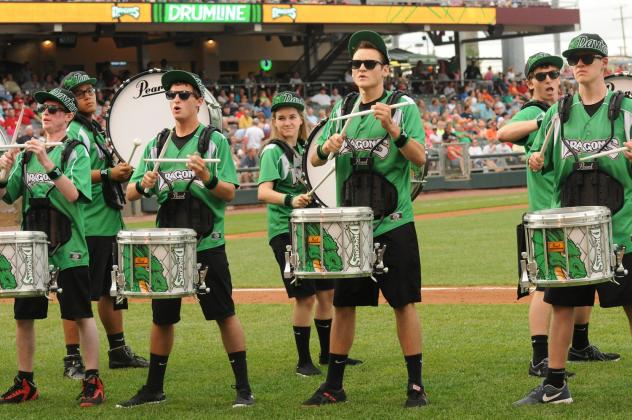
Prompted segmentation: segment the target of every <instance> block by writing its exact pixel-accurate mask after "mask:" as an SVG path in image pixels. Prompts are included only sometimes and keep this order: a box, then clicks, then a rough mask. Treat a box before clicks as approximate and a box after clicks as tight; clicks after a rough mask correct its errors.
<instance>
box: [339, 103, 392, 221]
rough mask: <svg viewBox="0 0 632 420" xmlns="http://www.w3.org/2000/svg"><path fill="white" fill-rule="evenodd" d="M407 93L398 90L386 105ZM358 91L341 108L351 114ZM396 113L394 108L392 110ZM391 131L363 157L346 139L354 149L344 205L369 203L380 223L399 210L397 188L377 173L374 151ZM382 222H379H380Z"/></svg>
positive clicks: (343, 193) (343, 190)
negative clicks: (374, 165) (374, 163)
mask: <svg viewBox="0 0 632 420" xmlns="http://www.w3.org/2000/svg"><path fill="white" fill-rule="evenodd" d="M403 95H404V93H403V92H400V91H395V92H393V93H392V95H391V96H390V98H389V99H388V102H387V105H392V104H394V103H397V102H398V101H399V99H400V98H401V97H402V96H403ZM358 96H359V94H358V93H357V92H351V93H350V94H348V95H347V96H346V97H345V98H344V99H343V102H342V105H341V109H342V110H343V112H344V114H345V115H346V114H349V113H350V112H351V110H352V109H353V107H354V104H355V102H356V101H357V99H358ZM392 112H393V113H395V110H393V111H392ZM388 136H389V135H388V133H386V134H385V135H384V137H382V139H380V140H379V141H378V142H377V143H376V144H375V145H374V146H373V147H372V148H371V150H370V151H369V155H368V156H367V157H364V158H360V157H358V156H357V155H358V150H357V149H356V148H355V147H354V146H353V145H352V144H351V143H350V142H347V144H348V146H349V148H350V149H351V153H352V155H351V168H352V169H351V170H352V172H351V176H350V177H349V178H347V180H346V181H345V182H344V184H343V187H342V203H341V205H342V206H343V207H349V206H354V207H355V206H367V207H370V208H371V209H373V218H374V220H378V219H379V220H380V222H379V223H380V224H381V223H382V221H383V220H384V218H385V217H387V216H389V215H391V214H392V213H393V212H394V211H395V210H396V209H397V202H398V196H397V188H395V186H394V185H393V184H392V183H391V182H389V181H388V180H387V179H386V177H385V176H384V175H382V174H380V173H377V172H376V171H375V170H374V168H373V156H372V155H373V153H374V152H375V150H376V149H377V148H378V147H379V146H380V145H381V144H382V143H384V141H385V140H386V139H388ZM378 225H379V224H378Z"/></svg>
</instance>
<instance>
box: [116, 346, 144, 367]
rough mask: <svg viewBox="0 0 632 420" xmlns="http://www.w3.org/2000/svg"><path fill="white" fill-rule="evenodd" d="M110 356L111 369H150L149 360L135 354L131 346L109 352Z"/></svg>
mask: <svg viewBox="0 0 632 420" xmlns="http://www.w3.org/2000/svg"><path fill="white" fill-rule="evenodd" d="M108 356H109V358H110V369H122V368H146V367H149V362H148V361H147V359H145V358H144V357H141V356H139V355H137V354H136V353H134V352H133V351H132V349H131V348H130V347H129V346H121V347H116V348H114V349H111V350H108Z"/></svg>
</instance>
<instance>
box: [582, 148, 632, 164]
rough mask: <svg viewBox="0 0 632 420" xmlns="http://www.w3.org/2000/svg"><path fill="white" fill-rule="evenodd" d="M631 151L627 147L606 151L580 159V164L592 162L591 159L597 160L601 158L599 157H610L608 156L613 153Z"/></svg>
mask: <svg viewBox="0 0 632 420" xmlns="http://www.w3.org/2000/svg"><path fill="white" fill-rule="evenodd" d="M631 150H632V149H630V148H629V147H626V146H624V147H618V148H616V149H610V150H606V151H603V152H599V153H595V154H594V155H588V156H584V157H580V158H579V161H580V162H585V161H587V160H590V159H595V158H599V157H602V156H608V155H611V154H613V153H619V152H628V151H631Z"/></svg>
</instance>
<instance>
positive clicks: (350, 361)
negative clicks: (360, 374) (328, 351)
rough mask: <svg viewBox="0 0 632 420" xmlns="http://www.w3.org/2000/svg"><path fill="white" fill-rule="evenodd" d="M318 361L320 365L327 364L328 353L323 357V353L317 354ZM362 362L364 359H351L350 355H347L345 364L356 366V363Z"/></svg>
mask: <svg viewBox="0 0 632 420" xmlns="http://www.w3.org/2000/svg"><path fill="white" fill-rule="evenodd" d="M318 363H320V364H321V365H327V364H329V355H327V356H325V357H323V355H322V354H321V355H319V356H318ZM362 363H364V361H362V360H359V359H352V358H350V357H347V366H356V365H360V364H362Z"/></svg>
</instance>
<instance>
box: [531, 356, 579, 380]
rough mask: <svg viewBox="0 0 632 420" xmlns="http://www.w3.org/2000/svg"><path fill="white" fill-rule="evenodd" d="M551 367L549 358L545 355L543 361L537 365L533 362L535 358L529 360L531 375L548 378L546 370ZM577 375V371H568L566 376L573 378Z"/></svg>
mask: <svg viewBox="0 0 632 420" xmlns="http://www.w3.org/2000/svg"><path fill="white" fill-rule="evenodd" d="M548 369H549V358H548V357H545V358H544V359H542V361H541V362H540V363H538V364H536V365H534V364H533V360H531V361H529V376H536V377H538V378H546V372H547V370H548ZM573 376H575V372H569V371H566V377H567V378H572V377H573Z"/></svg>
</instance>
